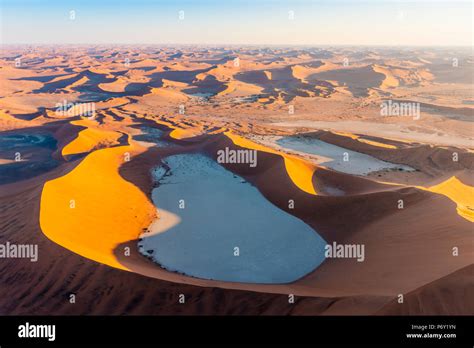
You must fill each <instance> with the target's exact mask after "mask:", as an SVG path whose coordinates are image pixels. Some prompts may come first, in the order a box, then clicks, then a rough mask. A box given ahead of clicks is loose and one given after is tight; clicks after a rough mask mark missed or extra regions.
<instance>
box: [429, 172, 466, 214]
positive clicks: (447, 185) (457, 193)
mask: <svg viewBox="0 0 474 348" xmlns="http://www.w3.org/2000/svg"><path fill="white" fill-rule="evenodd" d="M426 190H428V191H431V192H434V193H439V194H442V195H444V196H446V197H448V198H449V199H450V200H452V201H453V202H455V203H456V204H457V208H456V209H457V212H458V214H459V215H461V216H462V217H463V218H465V219H467V220H469V221H471V222H474V187H472V186H469V185H465V184H463V183H462V182H461V181H460V180H459V179H458V178H456V177H455V176H453V177H451V178H449V179H448V180H446V181H443V182H442V183H440V184H438V185H435V186H431V187H428V188H426Z"/></svg>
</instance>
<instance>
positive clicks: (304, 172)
mask: <svg viewBox="0 0 474 348" xmlns="http://www.w3.org/2000/svg"><path fill="white" fill-rule="evenodd" d="M224 134H225V135H226V136H227V137H228V138H229V139H230V140H232V142H233V143H234V144H235V145H237V146H240V147H245V148H248V149H254V150H257V151H263V152H268V153H273V154H276V155H279V156H281V157H283V159H284V161H285V168H286V171H287V173H288V175H289V177H290V178H291V180H292V181H293V183H294V184H295V185H296V186H298V188H300V189H301V190H302V191H304V192H306V193H309V194H312V195H317V192H316V189H315V188H314V185H313V175H314V172H315V171H316V168H317V166H316V165H314V164H311V163H309V162H306V161H304V160H302V159H300V158H298V157H295V156H291V155H287V154H284V153H281V152H279V151H276V150H273V149H271V148H269V147H266V146H263V145H260V144H257V143H254V142H253V141H250V140H248V139H245V138H243V137H241V136H239V135H236V134H235V133H233V132H231V131H228V132H225V133H224Z"/></svg>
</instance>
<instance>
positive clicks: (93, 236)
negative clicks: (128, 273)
mask: <svg viewBox="0 0 474 348" xmlns="http://www.w3.org/2000/svg"><path fill="white" fill-rule="evenodd" d="M136 150H137V149H135V148H134V146H119V147H113V148H106V149H101V150H97V151H94V152H92V153H91V154H89V155H88V156H87V157H86V158H85V159H84V160H83V161H82V162H81V163H80V164H79V165H78V166H77V167H76V168H75V169H74V170H72V171H71V172H69V173H68V174H66V175H65V176H62V177H60V178H57V179H55V180H51V181H48V182H46V184H45V185H44V188H43V192H42V194H41V208H40V226H41V230H42V231H43V233H44V234H45V235H46V236H47V237H48V238H49V239H51V240H52V241H53V242H55V243H57V244H59V245H61V246H63V247H65V248H67V249H69V250H71V251H73V252H75V253H77V254H79V255H81V256H84V257H86V258H89V259H92V260H94V261H97V262H100V263H104V264H106V265H109V266H112V267H116V268H120V269H127V268H126V267H124V266H123V265H122V264H121V263H119V262H118V261H117V260H116V258H115V256H114V255H113V251H114V249H115V248H116V247H117V246H118V245H119V244H121V243H124V242H128V241H129V240H132V239H134V238H137V236H138V235H139V234H140V233H141V232H142V229H143V226H148V225H149V224H150V223H151V221H152V218H153V216H154V212H155V211H156V209H155V208H154V207H153V205H152V204H151V203H150V201H149V200H148V199H147V197H146V196H145V194H144V193H143V192H142V191H140V190H139V189H138V188H137V187H136V186H134V185H133V184H131V183H129V182H127V181H125V180H124V179H123V178H122V177H121V176H120V175H119V173H118V168H119V166H120V165H121V163H122V162H123V161H124V159H125V158H126V156H127V153H128V152H132V151H136Z"/></svg>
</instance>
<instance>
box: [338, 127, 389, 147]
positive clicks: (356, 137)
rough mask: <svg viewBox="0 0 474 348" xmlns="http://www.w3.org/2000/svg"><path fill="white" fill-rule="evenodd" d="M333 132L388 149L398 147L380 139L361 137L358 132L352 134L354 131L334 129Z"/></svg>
mask: <svg viewBox="0 0 474 348" xmlns="http://www.w3.org/2000/svg"><path fill="white" fill-rule="evenodd" d="M332 133H334V134H337V135H341V136H343V137H349V138H351V139H354V140H357V141H360V142H361V143H365V144H369V145H373V146H378V147H384V148H386V149H396V148H397V147H396V146H395V145H390V144H385V143H381V142H378V141H374V140H369V139H364V138H361V137H360V135H357V134H352V133H347V132H336V131H333V132H332Z"/></svg>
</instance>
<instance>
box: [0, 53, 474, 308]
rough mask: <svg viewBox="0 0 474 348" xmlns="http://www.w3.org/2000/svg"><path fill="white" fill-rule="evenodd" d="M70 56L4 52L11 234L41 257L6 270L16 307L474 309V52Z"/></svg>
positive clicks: (6, 294) (1, 69) (5, 187)
mask: <svg viewBox="0 0 474 348" xmlns="http://www.w3.org/2000/svg"><path fill="white" fill-rule="evenodd" d="M87 49H90V50H95V53H96V54H95V55H94V56H92V55H90V54H89V53H88V51H87ZM130 54H133V57H134V59H133V60H132V61H131V62H130V63H129V64H128V65H127V66H124V64H123V59H118V58H117V56H121V55H130ZM52 55H53V48H51V47H48V46H35V47H33V48H31V49H27V48H25V47H22V46H11V47H6V48H5V49H4V50H3V51H2V54H1V56H0V83H1V89H0V91H1V92H0V96H1V98H0V178H1V182H0V188H1V190H0V204H1V209H0V221H1V222H0V223H1V229H0V233H1V240H0V242H1V243H6V242H7V241H8V242H11V243H23V244H36V245H38V247H39V258H38V261H37V262H35V263H32V262H30V261H29V260H26V259H25V260H18V259H8V258H6V259H2V260H1V261H0V277H1V279H2V286H1V287H0V314H29V315H31V314H106V315H108V314H244V315H249V314H256V315H262V314H263V315H265V314H279V315H286V314H293V315H337V314H343V315H357V314H377V315H396V314H410V315H416V314H448V315H449V314H473V313H474V308H473V303H474V302H473V298H472V295H471V293H469V292H467V293H466V291H465V289H469V288H472V287H473V283H474V281H473V277H472V271H473V266H472V263H473V262H472V261H473V259H474V250H473V234H472V232H473V225H472V223H473V222H474V180H473V173H474V144H473V133H472V131H473V126H472V125H473V123H472V122H473V105H474V103H473V101H474V97H473V94H472V80H469V79H466V75H469V74H470V75H471V76H472V72H473V61H472V52H470V51H469V50H467V51H466V50H464V49H462V48H459V51H458V52H457V56H458V57H460V64H459V66H457V67H456V69H452V70H450V68H449V62H448V61H447V60H446V58H444V57H445V55H444V52H443V50H442V49H435V48H433V49H428V48H426V49H415V48H412V49H411V51H410V50H407V51H405V52H404V53H403V55H401V54H400V55H398V53H397V52H394V51H391V50H388V49H387V50H385V49H383V48H377V49H375V48H374V49H373V50H370V51H368V50H367V49H362V48H353V49H344V50H343V49H339V48H333V49H318V48H304V49H285V48H272V49H265V50H258V49H257V48H254V47H248V48H246V47H241V48H239V49H237V48H235V47H233V48H228V47H227V48H226V47H214V48H209V49H207V50H200V51H193V50H192V49H191V48H186V47H182V48H169V47H168V48H166V47H131V48H130V47H121V46H116V47H107V48H102V49H99V48H97V47H95V48H85V47H82V46H77V47H68V48H61V47H55V48H54V55H55V57H61V60H60V61H59V62H58V61H57V58H53V57H52ZM18 56H21V58H22V59H21V61H22V63H21V66H15V57H18ZM347 56H349V57H350V62H351V63H350V66H349V67H347V66H344V64H343V63H342V61H343V58H344V57H347ZM236 57H238V58H239V61H240V64H239V65H238V66H235V65H234V64H233V62H234V59H235V58H236ZM281 57H284V59H280V58H281ZM420 57H425V58H426V59H424V60H423V59H420ZM387 100H391V101H393V102H399V101H404V102H413V103H418V104H417V105H419V106H420V115H412V116H406V115H405V116H403V115H392V116H383V115H382V114H381V112H380V110H381V104H383V103H384V102H385V101H387ZM89 104H91V105H93V107H94V110H95V111H94V115H93V116H91V115H89V114H87V115H84V114H83V111H84V110H88V107H89V106H90V105H89ZM63 105H69V106H70V107H68V112H66V113H64V112H58V107H62V106H63ZM69 110H70V112H69ZM418 116H420V117H418ZM224 149H228V150H232V151H255V153H256V156H257V165H256V166H254V167H253V166H250V165H249V164H248V163H232V162H227V163H218V156H219V155H218V154H219V151H221V150H224ZM17 153H19V158H18V154H17ZM344 156H346V157H347V160H345V159H344ZM196 158H197V159H198V160H196ZM176 159H180V160H176ZM206 192H209V194H207V193H206ZM180 199H184V201H185V203H186V207H185V208H184V210H185V211H184V212H181V210H180V209H181V208H179V207H177V205H178V204H179V201H180ZM193 202H196V204H198V205H199V206H198V207H197V208H196V209H193V205H192V204H193ZM231 217H232V218H231ZM239 218H240V219H241V221H239ZM200 228H203V229H204V232H202V231H201V230H199V229H200ZM219 231H224V232H222V235H219ZM190 233H191V234H193V233H194V234H193V235H192V237H188V236H189V234H190ZM196 233H201V234H196ZM232 236H235V238H236V239H235V240H232ZM239 238H240V239H239ZM227 242H228V243H227ZM226 243H227V244H226ZM236 243H237V244H239V245H240V246H241V247H240V248H239V249H240V250H239V251H240V253H241V254H240V256H238V258H239V259H238V258H237V257H235V256H234V255H233V252H234V249H233V248H234V247H235V245H234V244H236ZM333 243H337V244H348V245H363V246H364V250H365V255H364V260H363V261H362V262H359V261H357V260H356V259H355V258H347V257H346V258H329V257H324V255H322V254H323V253H324V245H326V244H327V245H332V244H333ZM224 249H225V250H224ZM227 249H228V250H227ZM160 250H161V252H162V253H161V254H160ZM223 250H224V251H223ZM148 251H150V252H148ZM165 251H166V252H165ZM246 252H247V253H248V254H247V256H246ZM199 253H201V255H205V256H203V257H202V258H200V257H199V255H200V254H199ZM272 260H277V261H275V262H272ZM193 261H194V262H193ZM71 293H74V294H77V299H78V300H77V302H76V303H75V304H71V303H70V302H69V301H68V300H67V298H68V296H69V294H71ZM179 294H185V295H186V298H187V304H186V306H180V305H179V303H178V296H179ZM289 294H292V295H295V296H296V299H295V303H289V302H288V295H289ZM400 294H403V295H404V298H405V301H404V302H403V303H398V302H397V299H398V296H399V295H400Z"/></svg>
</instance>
